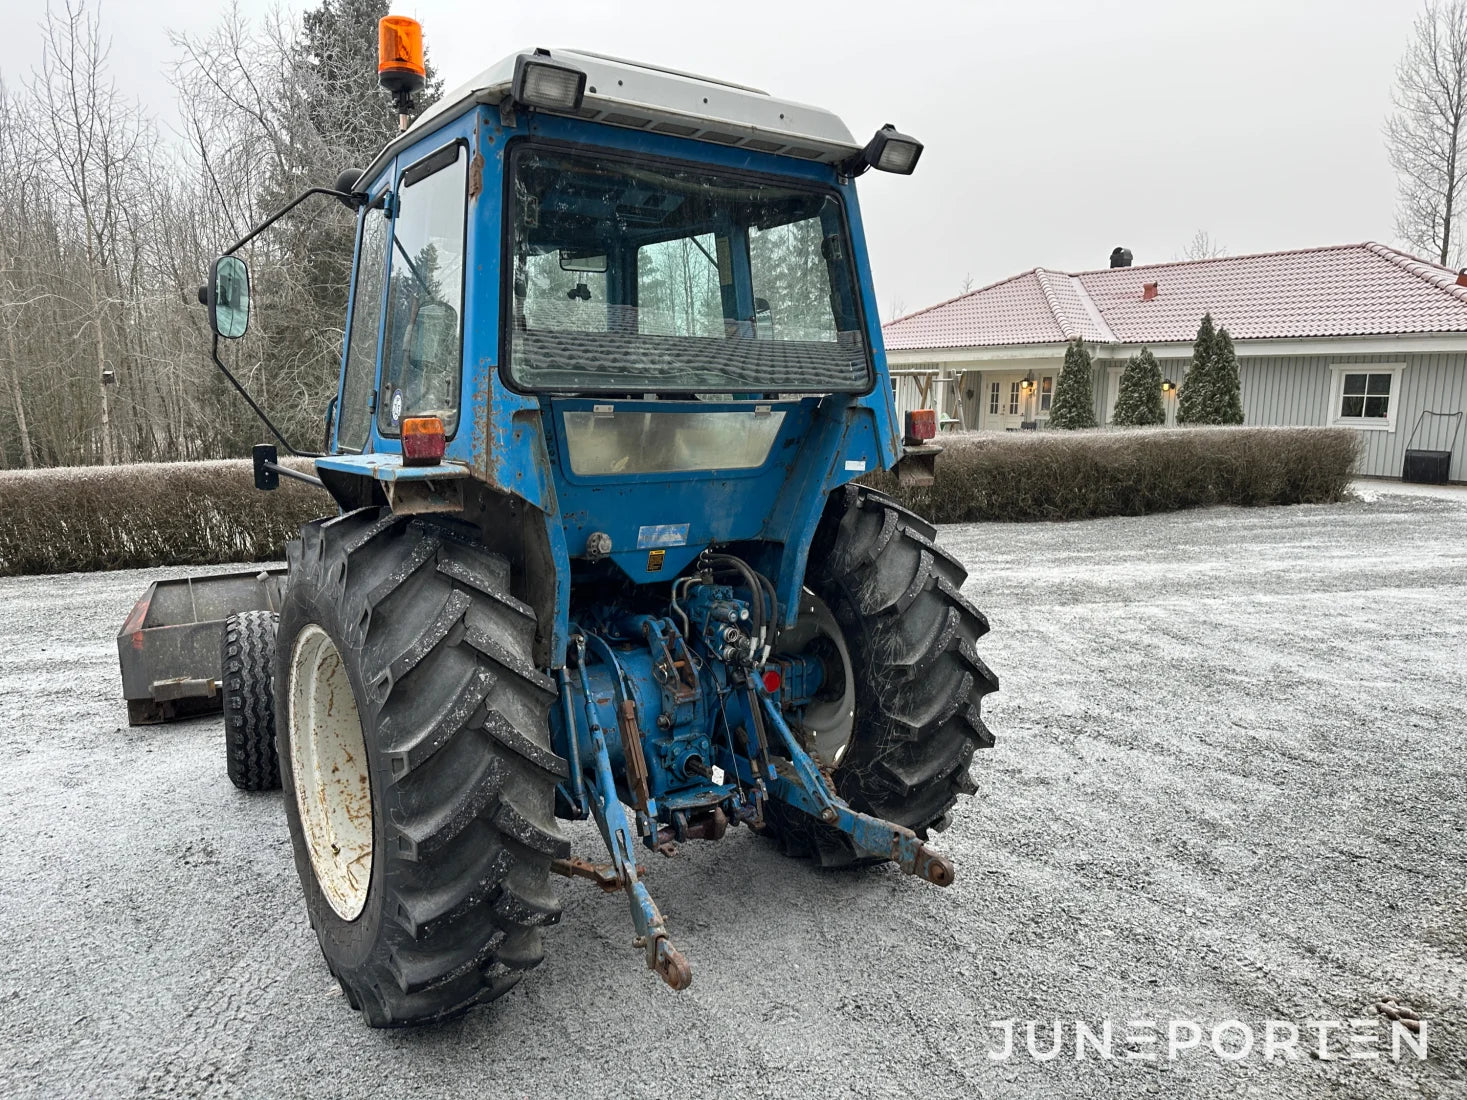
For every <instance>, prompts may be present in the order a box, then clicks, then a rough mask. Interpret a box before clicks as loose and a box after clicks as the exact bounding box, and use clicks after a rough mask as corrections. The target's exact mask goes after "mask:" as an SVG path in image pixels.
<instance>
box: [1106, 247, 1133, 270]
mask: <svg viewBox="0 0 1467 1100" xmlns="http://www.w3.org/2000/svg"><path fill="white" fill-rule="evenodd" d="M1110 266H1111V267H1130V266H1131V250H1130V249H1129V248H1121V247H1120V246H1119V245H1117V246H1116V247H1115V248H1112V249H1111V250H1110Z"/></svg>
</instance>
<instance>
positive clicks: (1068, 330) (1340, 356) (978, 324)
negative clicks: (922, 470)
mask: <svg viewBox="0 0 1467 1100" xmlns="http://www.w3.org/2000/svg"><path fill="white" fill-rule="evenodd" d="M1129 260H1130V254H1129V253H1128V252H1126V251H1125V250H1124V249H1117V250H1116V251H1115V253H1113V254H1112V261H1113V262H1114V263H1116V264H1118V265H1120V266H1113V267H1108V268H1105V269H1102V270H1099V271H1082V272H1079V273H1078V274H1070V273H1067V272H1062V271H1050V270H1048V269H1046V268H1042V267H1036V268H1034V269H1033V270H1031V271H1025V272H1023V273H1022V274H1020V275H1015V276H1013V277H1012V278H1009V279H1005V280H1003V281H1002V282H998V283H994V284H993V285H992V286H986V287H982V288H981V289H978V290H974V291H970V292H969V293H966V294H963V295H960V296H958V297H956V298H953V299H950V300H949V301H946V302H941V303H939V304H937V305H935V306H931V307H929V308H927V309H923V310H919V311H918V312H916V313H911V314H908V315H907V316H905V317H900V318H897V319H896V320H894V321H891V322H890V323H888V324H887V325H886V326H885V327H884V330H883V331H884V335H885V341H886V349H887V359H888V362H889V363H890V366H891V370H892V374H893V379H894V383H895V385H896V390H897V404H898V407H899V409H909V408H919V407H926V408H932V407H936V408H938V409H939V410H940V413H941V415H942V419H943V423H944V424H945V425H947V426H949V427H962V428H969V429H979V430H990V431H991V430H1005V429H1017V428H1020V427H1028V426H1037V427H1041V428H1042V427H1043V426H1044V425H1045V422H1046V421H1047V419H1048V415H1049V406H1050V400H1051V397H1052V395H1053V391H1054V381H1055V378H1056V376H1057V375H1058V374H1059V369H1060V365H1061V363H1062V362H1063V360H1064V353H1065V347H1066V346H1067V345H1068V344H1069V343H1070V342H1071V341H1072V340H1074V339H1076V338H1077V337H1083V338H1084V339H1085V342H1086V344H1087V345H1089V346H1090V349H1091V351H1092V353H1093V355H1094V358H1095V372H1096V376H1095V413H1096V417H1097V419H1098V420H1099V421H1100V422H1101V423H1102V424H1105V423H1109V421H1110V415H1111V410H1112V409H1114V407H1115V401H1116V393H1117V389H1118V386H1119V381H1120V374H1121V369H1122V368H1123V367H1124V365H1125V362H1126V360H1127V358H1129V357H1130V356H1131V355H1132V354H1134V353H1135V352H1137V351H1139V350H1140V349H1141V348H1142V347H1143V346H1144V347H1149V348H1150V349H1151V351H1152V353H1153V354H1154V355H1155V356H1156V358H1157V359H1158V361H1159V362H1160V363H1161V368H1162V374H1163V376H1164V377H1165V378H1166V379H1167V381H1168V382H1169V383H1172V384H1173V386H1174V387H1176V386H1180V385H1181V384H1182V382H1183V381H1184V379H1185V378H1186V374H1187V365H1188V363H1189V362H1190V359H1191V352H1192V341H1193V339H1194V338H1195V337H1196V334H1197V325H1198V323H1199V322H1200V321H1201V319H1202V315H1203V314H1204V313H1208V312H1210V313H1211V314H1212V316H1213V319H1214V320H1215V321H1216V322H1217V323H1218V324H1219V325H1221V326H1225V327H1226V328H1227V329H1228V331H1229V332H1230V333H1231V334H1232V337H1233V341H1234V344H1235V345H1236V348H1237V353H1238V365H1239V373H1240V375H1241V378H1242V395H1243V415H1244V419H1245V421H1246V423H1248V424H1254V425H1271V424H1277V425H1337V426H1340V427H1348V428H1353V429H1355V430H1357V431H1358V432H1359V433H1360V436H1361V439H1362V442H1363V447H1362V454H1361V459H1360V472H1361V473H1363V474H1369V475H1374V476H1385V477H1399V476H1400V474H1401V466H1402V460H1403V456H1404V452H1405V450H1406V447H1407V443H1408V440H1412V436H1413V433H1415V438H1414V440H1412V442H1411V445H1412V446H1413V447H1416V448H1425V449H1436V450H1447V449H1448V448H1449V446H1450V449H1451V450H1452V457H1451V464H1450V477H1451V479H1452V480H1454V481H1460V480H1462V479H1463V477H1464V476H1467V475H1464V473H1463V452H1464V449H1467V428H1463V429H1462V430H1461V431H1460V432H1458V433H1457V435H1456V438H1455V439H1452V438H1451V437H1452V434H1453V433H1452V429H1453V426H1454V425H1456V424H1460V423H1461V422H1462V420H1463V419H1467V418H1464V417H1458V418H1455V419H1453V418H1450V417H1433V416H1423V415H1422V414H1423V413H1424V412H1426V411H1428V410H1430V411H1432V412H1437V413H1456V412H1459V411H1461V410H1463V409H1464V408H1467V272H1464V273H1463V274H1462V275H1460V276H1459V275H1458V274H1457V273H1456V272H1453V271H1450V270H1448V269H1446V268H1444V267H1439V266H1438V265H1436V264H1433V263H1428V262H1427V261H1425V260H1418V259H1416V258H1415V257H1413V256H1408V255H1406V254H1405V253H1403V252H1398V251H1397V250H1395V249H1393V248H1388V247H1386V246H1385V245H1380V244H1376V243H1374V242H1371V241H1367V242H1365V243H1363V244H1348V245H1337V246H1334V247H1329V248H1309V249H1298V250H1295V251H1291V252H1269V253H1263V254H1260V255H1256V256H1226V257H1220V258H1217V259H1210V260H1193V261H1185V262H1176V263H1165V264H1147V265H1141V266H1135V267H1132V266H1129ZM1163 390H1164V393H1165V402H1164V403H1165V405H1166V407H1167V422H1168V423H1169V424H1170V423H1174V422H1175V420H1176V406H1177V391H1176V389H1175V388H1172V389H1171V390H1169V391H1167V389H1166V386H1165V385H1164V386H1163ZM1418 420H1420V427H1419V429H1418V426H1417V424H1418Z"/></svg>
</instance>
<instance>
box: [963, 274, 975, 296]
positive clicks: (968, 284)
mask: <svg viewBox="0 0 1467 1100" xmlns="http://www.w3.org/2000/svg"><path fill="white" fill-rule="evenodd" d="M962 286H963V290H962V292H963V293H964V294H966V293H968V291H970V290H972V289H973V273H972V272H971V271H970V272H968V273H967V274H966V275H964V276H963V284H962Z"/></svg>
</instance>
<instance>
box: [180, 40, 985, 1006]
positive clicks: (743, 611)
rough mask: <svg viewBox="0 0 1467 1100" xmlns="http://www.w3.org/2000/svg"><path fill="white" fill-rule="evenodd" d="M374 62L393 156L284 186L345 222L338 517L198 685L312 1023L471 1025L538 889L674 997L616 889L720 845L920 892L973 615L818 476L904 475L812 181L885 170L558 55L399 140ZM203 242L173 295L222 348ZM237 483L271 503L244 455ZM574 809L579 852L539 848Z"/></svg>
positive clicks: (842, 205) (843, 190)
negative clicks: (628, 935)
mask: <svg viewBox="0 0 1467 1100" xmlns="http://www.w3.org/2000/svg"><path fill="white" fill-rule="evenodd" d="M416 33H417V32H416V27H415V25H411V24H410V23H409V22H407V21H402V20H396V21H394V25H393V26H386V25H384V28H383V31H382V37H383V40H384V42H385V43H388V44H389V45H390V46H391V48H390V49H389V50H388V51H387V53H386V54H384V58H383V67H382V77H383V82H384V84H386V85H387V86H388V87H389V88H391V89H392V90H393V91H394V92H395V93H396V94H397V96H398V97H399V102H400V110H401V111H402V113H403V116H404V128H403V131H402V133H401V134H400V135H399V136H398V137H397V138H396V140H394V141H392V142H391V143H390V144H389V145H388V146H387V147H386V148H385V149H383V150H382V152H381V153H380V154H379V155H378V157H377V158H376V160H375V161H373V162H372V164H371V165H369V166H368V167H367V168H366V169H365V170H363V171H356V170H353V171H351V172H348V173H346V174H345V175H344V176H343V179H342V180H341V181H339V183H338V185H337V186H336V187H335V188H331V189H324V188H323V189H318V190H321V191H325V192H326V193H328V194H331V195H334V196H335V197H336V198H338V199H340V200H341V201H343V202H345V203H347V204H349V205H350V206H351V207H352V208H353V210H354V211H355V212H356V218H357V236H356V253H355V260H354V274H353V284H352V288H351V299H350V307H349V310H348V316H347V321H346V332H347V335H346V340H345V348H344V350H343V356H342V368H341V379H340V388H339V393H338V397H337V399H336V401H335V402H334V403H333V408H332V412H331V414H330V416H329V418H328V419H329V430H328V436H327V439H328V445H327V446H326V448H325V450H326V452H327V453H325V454H322V455H319V456H313V457H314V467H315V474H314V475H306V477H307V479H308V480H312V481H317V480H318V481H319V483H320V484H321V485H322V486H323V487H324V488H325V489H326V490H328V491H329V492H330V494H331V496H332V497H333V498H334V499H335V501H336V504H337V506H338V508H339V514H337V515H334V516H332V517H331V518H329V519H322V520H319V521H317V522H314V523H311V524H309V525H307V526H306V527H305V528H304V529H303V530H302V531H301V536H300V539H299V540H298V541H296V542H293V543H292V544H291V546H290V547H289V551H288V567H289V568H288V576H287V580H286V582H285V586H284V591H283V595H282V596H281V598H280V600H279V603H278V608H277V611H278V617H277V614H276V613H273V612H270V611H255V612H249V613H245V614H242V615H236V616H235V617H234V618H232V619H231V620H230V621H229V623H228V625H227V627H226V630H225V636H224V653H223V671H222V676H221V680H222V686H223V691H224V699H225V712H226V723H227V730H226V732H227V738H228V742H229V751H230V774H231V777H232V778H234V780H235V782H236V783H237V784H238V785H240V786H242V787H266V786H272V785H276V784H279V785H282V786H283V787H284V789H285V805H286V810H287V815H288V818H289V826H290V836H291V840H292V843H293V846H294V853H295V863H296V867H297V870H298V871H299V874H300V879H301V884H302V886H303V889H304V893H305V898H306V904H307V906H308V908H309V911H310V917H311V923H312V925H313V927H314V928H315V930H316V934H317V936H318V937H319V939H320V944H321V948H322V951H323V952H324V954H325V956H326V961H327V964H328V965H329V966H330V968H331V971H332V973H333V974H334V975H335V976H336V977H337V979H338V980H339V981H340V983H341V985H342V988H343V989H344V991H345V993H346V997H347V999H348V1000H349V1001H350V1003H351V1005H352V1006H353V1007H354V1008H356V1009H358V1010H360V1011H361V1013H362V1014H363V1016H364V1017H365V1019H366V1021H367V1022H368V1023H369V1024H371V1025H373V1026H396V1025H405V1024H415V1023H421V1022H424V1021H430V1020H438V1019H444V1018H447V1017H450V1016H453V1015H455V1014H457V1013H459V1012H462V1011H464V1010H466V1009H468V1008H469V1007H471V1006H473V1005H475V1004H478V1003H480V1002H484V1001H487V1000H490V999H492V998H494V997H497V996H499V995H500V994H502V993H504V992H505V991H506V990H508V989H509V988H511V987H512V986H513V985H515V983H517V982H518V981H519V980H520V978H521V977H522V975H523V974H524V972H525V971H526V970H528V969H530V968H531V967H533V966H534V965H535V964H536V963H538V962H539V961H540V959H541V957H542V952H543V947H542V933H543V930H544V929H545V928H546V927H547V926H549V925H553V924H555V923H556V921H557V919H558V918H559V915H560V907H559V903H558V901H557V898H556V894H555V892H554V891H553V890H552V888H551V881H552V880H551V876H552V874H553V873H559V874H562V875H567V876H577V877H585V878H589V879H591V880H593V881H594V882H595V883H597V884H598V885H600V886H601V887H602V888H604V889H606V890H608V891H612V892H621V893H622V894H623V895H624V896H625V898H626V900H627V902H628V904H629V906H630V910H631V919H632V924H633V925H634V926H635V937H636V943H637V946H638V947H639V949H640V950H642V951H643V952H644V954H645V958H646V963H647V966H648V967H649V968H651V969H652V970H653V971H655V972H656V973H657V974H658V975H659V976H660V977H661V978H662V979H663V980H664V981H665V982H666V983H667V984H668V985H670V986H672V987H673V988H674V989H681V988H683V987H685V986H687V985H688V983H689V982H690V980H691V970H690V967H689V964H688V961H687V960H686V959H685V958H684V956H683V955H682V954H681V953H680V952H679V951H678V950H677V949H676V948H675V947H674V946H673V942H672V940H671V939H670V937H669V932H668V929H667V927H666V925H665V923H664V921H663V918H662V917H661V915H660V914H659V912H658V909H657V906H656V904H655V903H654V902H653V900H652V898H651V896H650V895H649V893H648V891H647V888H646V885H645V883H644V882H643V880H642V873H641V868H643V867H644V865H645V863H646V861H647V860H649V859H652V858H654V857H656V858H660V855H659V853H660V854H661V855H669V854H672V853H673V852H674V851H675V849H676V847H677V846H678V845H681V844H683V843H685V842H688V841H692V840H708V841H711V840H717V839H718V838H720V837H721V836H723V834H724V833H725V831H726V830H727V829H729V828H732V827H736V826H738V825H745V826H748V827H750V828H751V829H752V830H753V831H754V832H756V833H759V834H762V835H763V836H765V837H767V838H769V839H770V840H771V841H773V842H774V843H776V844H778V845H779V846H780V847H781V848H782V849H783V850H784V851H785V852H787V853H788V854H789V855H791V856H795V857H802V858H806V859H810V860H814V861H815V862H816V863H818V864H819V865H820V866H822V867H831V868H838V867H859V866H863V865H867V864H881V863H886V862H894V863H896V864H897V865H898V866H899V867H900V868H901V869H902V870H904V871H906V872H908V873H910V874H913V875H916V876H918V877H920V878H923V879H925V880H927V881H928V882H931V883H935V884H937V885H939V886H942V885H947V884H948V883H950V882H951V881H952V879H953V867H952V865H951V863H950V862H949V861H948V860H947V859H945V858H944V857H943V856H941V855H940V854H938V853H937V852H935V851H933V850H932V849H931V848H929V847H928V846H927V843H926V841H927V838H928V835H929V832H930V831H932V830H939V829H942V828H943V827H945V825H946V824H947V821H948V815H949V812H950V811H951V810H952V809H953V807H954V804H955V802H956V801H957V799H958V797H959V796H960V795H967V794H971V793H973V791H974V784H973V781H972V780H971V779H970V777H969V765H970V762H971V758H972V755H973V751H974V749H976V748H984V747H987V746H989V745H991V744H992V737H991V735H990V734H989V732H988V731H987V729H985V728H984V724H983V721H982V718H981V717H980V714H979V710H980V704H981V702H982V699H983V696H984V695H986V694H987V693H989V692H991V691H993V690H995V689H996V687H997V682H996V680H995V679H994V676H993V675H992V673H990V671H989V670H988V668H987V667H986V666H985V665H984V663H983V661H982V660H981V659H980V657H979V655H978V651H977V643H978V640H979V638H981V637H982V635H983V634H984V633H985V632H986V630H987V629H988V625H987V622H986V621H985V619H984V617H983V615H982V614H981V613H979V612H978V611H977V610H975V609H974V607H973V606H972V605H971V604H970V603H969V602H968V601H967V600H966V599H965V598H964V597H963V595H962V594H961V588H962V585H963V583H964V579H965V572H964V569H963V567H962V566H961V565H960V564H959V563H958V562H957V561H956V560H954V559H953V558H952V557H951V556H949V555H948V554H947V553H945V552H944V551H943V550H942V549H941V548H940V547H939V546H937V545H936V542H935V538H936V535H935V530H934V528H933V527H932V526H931V525H930V524H928V523H926V522H925V521H923V520H922V519H919V518H918V517H917V516H915V515H913V514H912V513H911V512H909V511H906V510H905V509H903V508H902V507H900V506H898V505H897V504H895V503H894V502H893V501H892V500H891V499H889V498H888V497H886V496H883V495H882V494H881V493H879V492H877V491H874V490H873V489H871V488H869V487H866V486H864V485H862V484H861V483H860V479H861V478H862V475H864V474H870V473H872V472H874V471H880V470H892V469H898V471H899V473H902V474H904V475H909V476H912V477H919V478H920V477H922V476H923V475H924V472H928V471H924V469H923V464H924V463H925V464H927V465H928V469H929V470H930V463H931V461H932V454H931V452H932V451H933V450H934V449H935V448H933V447H931V446H923V447H917V448H909V449H908V450H909V453H908V454H907V455H906V457H905V459H904V451H903V439H902V433H900V432H899V431H898V427H897V425H896V423H895V419H896V414H895V409H894V403H893V393H892V386H891V381H890V378H889V375H888V373H887V368H886V363H885V359H884V353H883V350H882V344H881V330H880V327H879V324H878V319H877V303H876V297H875V294H874V292H873V289H872V283H871V273H870V267H869V263H868V259H867V252H866V246H865V243H864V240H863V237H862V229H861V216H860V208H859V205H858V203H857V199H856V188H855V182H854V181H855V178H856V177H857V176H859V175H860V174H861V173H862V172H864V171H866V170H867V169H869V168H876V169H879V170H884V171H890V172H898V173H906V172H910V171H911V170H912V168H913V167H914V166H915V165H916V163H917V159H918V156H919V155H920V153H921V145H920V144H918V143H917V142H916V141H914V140H912V139H911V138H909V137H906V136H904V135H902V134H901V133H898V132H897V131H895V130H893V129H892V128H891V127H885V128H883V129H882V130H880V131H878V132H877V134H876V135H875V136H874V137H873V138H872V139H871V140H870V141H869V142H866V143H864V144H863V143H857V142H855V141H853V139H852V138H851V135H850V133H849V131H848V130H847V129H846V127H845V126H844V125H843V124H842V123H841V122H840V121H839V120H838V119H837V118H836V117H835V116H834V115H832V114H830V113H828V112H826V111H823V110H819V109H816V108H813V107H807V106H802V105H800V104H796V103H791V102H786V101H783V100H780V99H776V98H774V97H772V96H770V95H768V94H766V93H764V92H761V91H757V90H755V89H752V88H747V87H743V86H740V85H736V84H729V83H725V82H722V81H716V80H710V79H706V78H703V77H697V76H692V75H689V74H686V73H681V72H674V71H670V70H667V69H661V68H656V67H652V66H645V65H638V64H633V63H630V62H626V61H621V60H617V59H613V58H609V57H602V56H598V55H594V54H590V53H583V52H570V51H562V50H555V51H545V50H532V51H524V52H521V53H518V54H515V55H513V56H511V57H509V58H507V59H506V60H504V61H502V62H500V63H499V64H497V65H495V66H493V67H491V68H489V69H488V70H486V71H485V72H483V73H482V74H481V75H479V76H478V77H476V78H475V79H474V80H472V81H470V82H469V83H468V84H467V85H466V86H464V87H463V88H460V89H458V90H457V91H455V92H452V93H450V94H448V95H446V96H444V97H443V98H442V100H441V101H440V102H438V103H437V104H436V105H434V106H433V107H432V108H431V109H429V110H428V111H426V112H425V113H423V114H422V115H421V116H420V117H418V118H417V119H416V120H415V121H413V122H412V123H411V125H408V121H409V115H410V112H411V94H412V92H413V91H414V90H415V87H416V86H417V85H418V84H419V83H420V79H421V65H420V62H419V60H418V56H419V55H417V54H415V52H414V51H415V49H416V48H417V47H416V41H415V38H416ZM303 197H304V196H303ZM297 201H299V200H297ZM267 224H268V223H267ZM261 228H263V227H261ZM251 236H253V234H251ZM246 240H248V238H246ZM244 243H245V242H241V244H244ZM239 247H240V246H239V245H237V246H235V248H234V249H231V250H230V253H227V254H226V255H225V256H223V257H221V258H220V260H219V261H217V262H216V264H215V267H214V270H213V273H212V276H211V279H210V283H209V284H208V286H207V287H206V288H204V290H203V291H202V292H201V296H202V297H203V298H204V300H205V302H206V304H207V306H208V309H209V316H210V321H211V324H212V326H213V329H214V332H215V334H216V337H220V338H225V339H229V338H234V337H238V336H241V335H243V334H244V332H245V330H246V328H247V326H248V323H249V272H248V269H247V267H246V266H245V264H244V262H243V261H242V260H241V259H240V258H239V257H238V256H236V255H234V252H236V251H237V250H238V248H239ZM217 352H218V344H217V339H216V345H215V358H216V361H217V360H218V354H217ZM220 365H221V368H222V366H223V364H222V363H221V364H220ZM226 373H227V372H226ZM246 396H248V395H246ZM257 411H258V410H257ZM262 416H263V414H262ZM267 423H268V421H267ZM281 442H282V443H283V442H284V440H281ZM256 471H257V483H258V484H259V485H260V486H261V487H262V488H269V487H272V486H273V485H275V484H277V483H278V480H277V479H278V477H279V476H280V475H282V474H284V475H287V476H301V471H300V470H299V468H298V467H291V466H289V465H287V464H285V463H282V462H280V461H278V460H277V457H276V450H275V448H274V447H262V448H258V449H257V452H256ZM588 816H589V817H591V818H594V819H595V822H596V825H597V826H598V828H599V829H600V832H601V835H602V837H603V838H604V840H605V843H606V849H607V852H608V853H609V855H608V857H607V858H606V859H605V860H604V861H603V862H599V863H598V862H591V861H589V860H586V859H583V858H576V857H573V856H572V854H571V852H570V850H569V846H568V844H567V842H566V840H565V839H564V838H563V836H562V834H561V832H560V831H559V830H558V827H557V824H556V819H557V818H562V819H567V820H577V819H584V818H586V817H588Z"/></svg>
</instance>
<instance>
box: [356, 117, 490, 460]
mask: <svg viewBox="0 0 1467 1100" xmlns="http://www.w3.org/2000/svg"><path fill="white" fill-rule="evenodd" d="M468 164H469V159H468V155H467V151H466V150H465V148H464V146H463V145H462V144H461V143H456V144H454V145H450V146H447V147H446V148H444V149H440V150H439V151H438V152H436V153H433V154H431V155H430V156H428V157H426V158H425V159H423V160H421V161H419V162H418V163H417V164H414V165H412V166H410V167H409V168H408V169H407V170H406V171H404V172H403V174H402V180H401V183H400V185H399V187H398V200H397V205H398V211H397V216H396V218H395V219H394V221H393V224H392V246H391V247H392V257H391V271H392V276H391V279H390V283H389V287H388V291H387V336H386V340H385V342H384V343H383V345H382V386H381V395H380V398H379V400H378V403H377V430H378V431H379V432H381V433H382V434H383V435H394V436H395V435H398V434H399V433H400V432H401V430H402V422H403V420H405V419H406V418H407V417H410V416H436V417H439V418H440V419H441V420H442V421H443V427H444V430H445V432H446V433H447V434H449V435H452V434H453V433H454V430H455V428H456V427H457V424H458V406H459V384H460V378H461V374H462V372H461V369H460V368H461V366H462V361H463V297H464V221H465V204H466V202H467V187H468Z"/></svg>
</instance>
